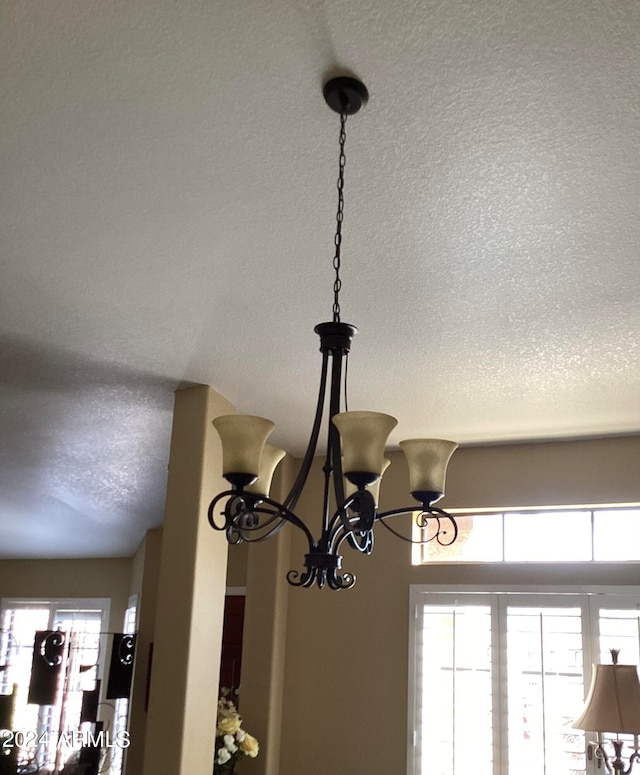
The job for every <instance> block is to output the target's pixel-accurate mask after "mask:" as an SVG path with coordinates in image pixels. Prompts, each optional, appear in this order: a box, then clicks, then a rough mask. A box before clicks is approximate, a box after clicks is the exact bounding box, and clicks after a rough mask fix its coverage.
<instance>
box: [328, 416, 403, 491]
mask: <svg viewBox="0 0 640 775" xmlns="http://www.w3.org/2000/svg"><path fill="white" fill-rule="evenodd" d="M333 424H334V425H335V426H336V428H337V429H338V430H339V431H340V438H341V439H342V460H343V468H344V473H345V476H346V477H347V478H348V479H350V481H354V480H353V479H352V478H351V477H350V476H349V474H353V473H363V474H364V473H367V474H370V475H371V476H372V477H373V478H371V479H370V482H373V481H375V479H377V478H379V477H380V476H382V471H383V470H384V468H383V466H384V445H385V444H386V443H387V439H388V438H389V434H390V433H391V431H392V430H393V429H394V428H395V427H396V425H397V424H398V421H397V420H396V418H395V417H391V416H390V415H388V414H381V413H380V412H342V413H341V414H336V415H335V416H334V417H333ZM370 482H366V483H370Z"/></svg>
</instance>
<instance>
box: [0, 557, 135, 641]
mask: <svg viewBox="0 0 640 775" xmlns="http://www.w3.org/2000/svg"><path fill="white" fill-rule="evenodd" d="M130 579H131V558H130V557H120V558H112V559H91V560H1V561H0V597H25V598H32V597H42V598H58V597H108V598H111V608H110V620H109V629H110V630H111V631H115V632H120V631H121V630H122V623H123V621H124V613H125V611H126V608H127V601H128V599H129V584H130Z"/></svg>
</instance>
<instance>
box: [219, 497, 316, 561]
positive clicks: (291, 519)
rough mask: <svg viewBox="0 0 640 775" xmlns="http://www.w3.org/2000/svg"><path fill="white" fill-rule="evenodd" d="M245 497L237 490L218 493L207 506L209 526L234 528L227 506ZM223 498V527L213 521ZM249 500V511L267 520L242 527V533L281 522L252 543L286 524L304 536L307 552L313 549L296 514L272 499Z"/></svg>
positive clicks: (270, 534)
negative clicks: (251, 502)
mask: <svg viewBox="0 0 640 775" xmlns="http://www.w3.org/2000/svg"><path fill="white" fill-rule="evenodd" d="M245 497H247V494H246V493H243V492H241V491H238V490H225V491H224V492H221V493H219V494H218V495H216V497H215V498H214V499H213V500H212V501H211V503H210V504H209V509H208V511H207V517H208V520H209V524H210V525H211V527H212V528H213V529H214V530H220V531H222V530H228V529H229V528H234V529H235V528H236V527H237V526H236V525H235V524H234V522H233V521H232V517H231V515H230V513H229V511H228V508H227V507H228V505H229V504H230V503H231V502H232V500H233V499H234V498H240V499H243V498H245ZM223 498H227V499H228V500H227V504H226V505H225V510H224V512H222V513H223V514H224V516H225V523H224V525H219V524H217V523H216V521H215V509H216V506H217V505H218V503H220V501H221V500H222V499H223ZM250 500H253V501H254V503H253V505H252V506H251V507H250V511H251V512H253V513H262V514H269V515H270V516H269V519H268V520H267V522H266V523H264V524H262V525H258V524H256V525H255V526H254V527H243V528H242V530H243V531H250V530H260V529H263V528H265V527H267V525H269V524H270V523H271V522H273V521H274V520H277V519H280V520H282V522H281V523H280V524H278V525H275V526H274V527H273V528H271V530H269V531H268V533H265V534H264V535H263V536H260V538H259V539H254V541H262V540H264V539H266V538H269V537H271V536H272V535H275V534H276V533H277V532H278V531H279V530H280V529H281V528H282V527H283V525H284V523H285V522H288V523H290V524H292V525H294V526H295V527H297V528H299V529H300V530H301V531H302V532H303V533H304V534H305V536H306V538H307V541H308V543H309V550H310V551H311V550H312V549H313V547H314V546H315V542H314V540H313V536H312V535H311V531H310V530H309V528H308V527H307V526H306V525H305V524H304V522H303V521H302V520H301V519H300V517H298V516H297V515H296V514H294V513H293V512H292V511H291V510H290V509H288V508H287V507H286V506H284V505H283V504H282V503H279V502H278V501H276V500H273V499H272V498H268V497H266V496H264V495H263V496H260V497H259V498H257V497H256V496H252V498H251V499H250ZM258 504H260V506H259V507H258V508H253V507H255V506H258ZM262 504H267V505H269V506H271V507H272V508H273V512H271V511H267V510H266V509H264V508H262Z"/></svg>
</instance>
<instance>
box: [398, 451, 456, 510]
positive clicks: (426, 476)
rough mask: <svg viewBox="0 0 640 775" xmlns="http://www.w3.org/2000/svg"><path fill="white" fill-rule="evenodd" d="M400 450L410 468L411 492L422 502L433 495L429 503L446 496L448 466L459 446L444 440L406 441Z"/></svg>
mask: <svg viewBox="0 0 640 775" xmlns="http://www.w3.org/2000/svg"><path fill="white" fill-rule="evenodd" d="M400 448H401V449H402V451H403V452H404V455H405V457H406V458H407V464H408V466H409V491H410V492H411V494H412V495H413V496H414V498H416V499H417V500H419V501H421V502H425V501H426V496H427V494H431V495H432V496H433V497H432V498H431V500H430V501H429V502H430V503H434V502H435V501H437V500H438V498H441V497H442V496H443V495H444V483H445V479H446V476H447V466H448V465H449V460H450V459H451V455H453V453H454V452H455V451H456V449H457V448H458V445H457V444H456V442H455V441H446V440H444V439H406V440H405V441H401V442H400ZM423 499H424V500H423Z"/></svg>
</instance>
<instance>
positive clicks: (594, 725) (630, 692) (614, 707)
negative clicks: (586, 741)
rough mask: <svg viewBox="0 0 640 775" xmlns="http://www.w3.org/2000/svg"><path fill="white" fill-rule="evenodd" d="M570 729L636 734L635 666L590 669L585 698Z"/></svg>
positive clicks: (639, 713) (639, 729)
mask: <svg viewBox="0 0 640 775" xmlns="http://www.w3.org/2000/svg"><path fill="white" fill-rule="evenodd" d="M572 726H573V727H574V729H585V730H588V731H589V732H610V733H614V734H618V733H627V734H634V735H636V734H640V683H639V682H638V671H637V669H636V666H635V665H594V666H593V677H592V679H591V686H590V687H589V694H588V695H587V699H586V701H585V705H584V708H583V710H582V713H581V714H580V715H579V716H578V718H577V719H576V720H575V721H574V722H573V725H572Z"/></svg>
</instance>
